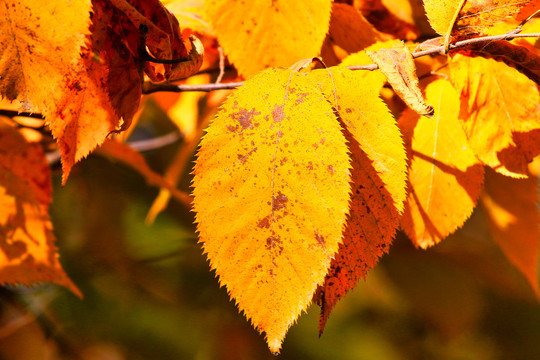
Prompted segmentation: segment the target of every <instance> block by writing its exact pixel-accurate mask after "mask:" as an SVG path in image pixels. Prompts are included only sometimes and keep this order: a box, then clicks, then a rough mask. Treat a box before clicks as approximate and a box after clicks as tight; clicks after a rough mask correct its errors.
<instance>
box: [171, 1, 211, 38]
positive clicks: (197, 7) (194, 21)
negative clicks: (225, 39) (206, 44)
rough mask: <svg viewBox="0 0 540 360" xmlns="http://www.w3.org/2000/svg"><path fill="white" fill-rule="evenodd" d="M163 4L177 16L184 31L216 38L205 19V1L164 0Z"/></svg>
mask: <svg viewBox="0 0 540 360" xmlns="http://www.w3.org/2000/svg"><path fill="white" fill-rule="evenodd" d="M161 3H162V4H163V5H165V7H166V8H167V10H169V11H170V12H171V13H172V14H173V15H174V16H176V18H177V19H178V22H179V23H180V27H181V28H182V29H191V30H192V31H196V32H198V33H200V34H204V35H208V36H212V37H213V36H214V33H213V31H212V28H211V27H210V24H208V22H207V21H206V19H204V0H162V1H161Z"/></svg>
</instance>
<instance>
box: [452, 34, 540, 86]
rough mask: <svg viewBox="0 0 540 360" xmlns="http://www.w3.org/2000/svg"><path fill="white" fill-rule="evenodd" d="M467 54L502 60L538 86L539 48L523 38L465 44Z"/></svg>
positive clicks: (539, 79) (539, 83) (539, 69)
mask: <svg viewBox="0 0 540 360" xmlns="http://www.w3.org/2000/svg"><path fill="white" fill-rule="evenodd" d="M466 49H467V50H466V51H465V52H463V53H465V54H467V56H481V57H484V58H490V59H494V60H497V61H501V62H504V63H505V64H506V65H508V66H511V67H513V68H515V69H516V70H518V71H519V72H521V73H522V74H524V75H525V76H527V77H528V78H529V79H531V80H532V81H534V82H535V83H536V84H537V85H539V86H540V49H538V48H535V47H534V46H533V45H531V44H530V43H529V42H528V41H526V40H524V39H516V40H515V41H514V43H510V42H508V41H504V40H500V41H490V42H489V43H478V44H471V45H469V46H467V48H466Z"/></svg>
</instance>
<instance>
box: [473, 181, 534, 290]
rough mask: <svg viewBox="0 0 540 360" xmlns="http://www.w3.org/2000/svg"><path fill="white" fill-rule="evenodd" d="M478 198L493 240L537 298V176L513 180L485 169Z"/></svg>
mask: <svg viewBox="0 0 540 360" xmlns="http://www.w3.org/2000/svg"><path fill="white" fill-rule="evenodd" d="M481 201H482V204H483V205H484V207H485V209H486V216H487V220H488V225H489V229H490V232H491V234H492V236H493V240H494V241H495V242H496V243H497V244H498V245H499V246H500V248H501V250H502V251H503V253H504V255H505V256H506V257H507V258H508V260H509V261H510V263H511V264H512V265H514V266H515V267H516V268H517V269H518V270H519V271H520V272H521V273H522V274H523V276H525V278H526V279H527V281H528V282H529V284H530V285H531V287H532V289H533V290H534V292H535V294H536V296H537V297H540V291H539V288H538V252H539V250H540V231H539V228H538V223H539V221H540V218H539V216H538V177H536V176H532V175H531V176H530V177H529V178H528V179H512V178H509V177H506V176H503V175H500V174H497V173H495V172H493V171H488V172H487V173H486V184H485V192H484V193H483V194H482V197H481Z"/></svg>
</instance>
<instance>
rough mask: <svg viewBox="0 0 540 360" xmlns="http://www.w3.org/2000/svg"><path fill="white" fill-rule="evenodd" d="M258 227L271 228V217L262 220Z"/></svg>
mask: <svg viewBox="0 0 540 360" xmlns="http://www.w3.org/2000/svg"><path fill="white" fill-rule="evenodd" d="M257 227H260V228H261V229H262V228H267V229H268V228H269V227H270V215H268V216H266V217H264V218H262V219H261V220H260V221H259V223H258V224H257Z"/></svg>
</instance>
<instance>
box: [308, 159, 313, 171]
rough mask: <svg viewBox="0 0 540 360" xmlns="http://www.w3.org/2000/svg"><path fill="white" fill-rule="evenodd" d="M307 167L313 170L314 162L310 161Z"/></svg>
mask: <svg viewBox="0 0 540 360" xmlns="http://www.w3.org/2000/svg"><path fill="white" fill-rule="evenodd" d="M307 168H308V169H309V170H313V163H312V162H311V161H310V162H308V164H307Z"/></svg>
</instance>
